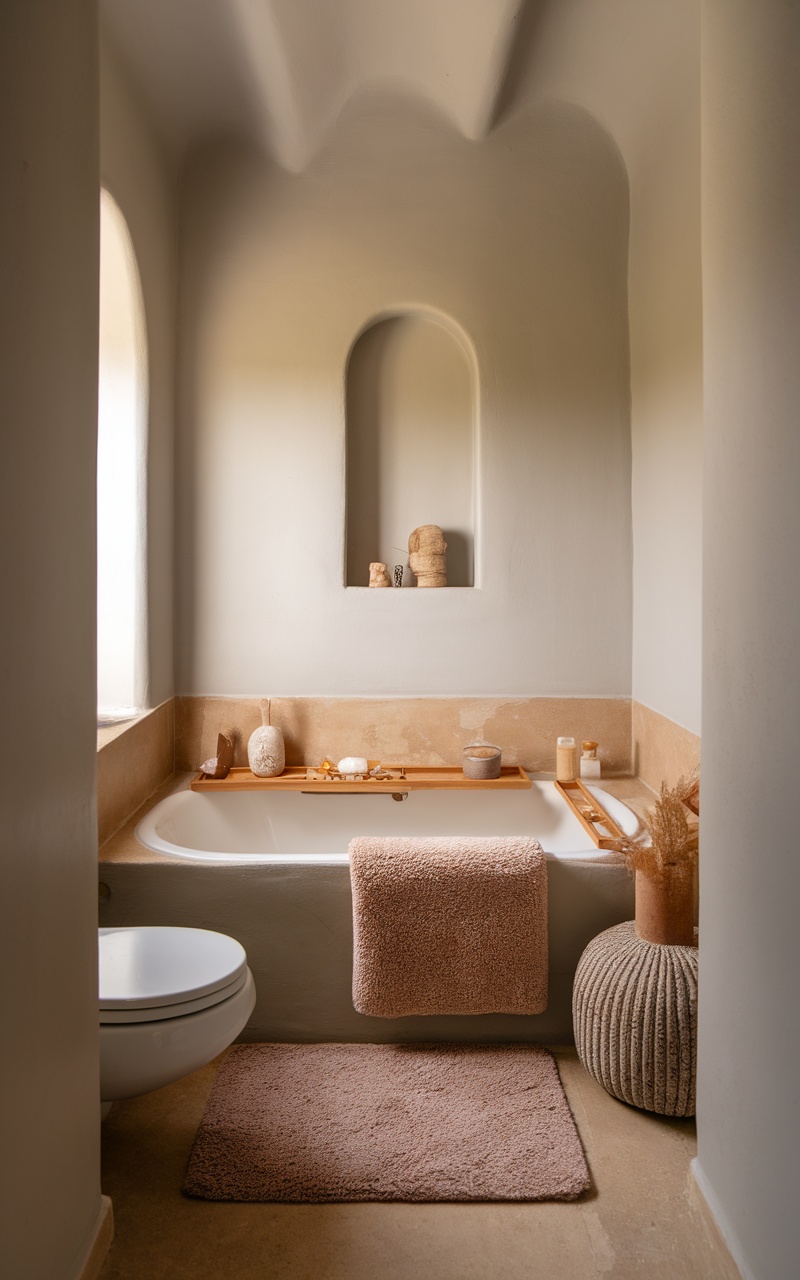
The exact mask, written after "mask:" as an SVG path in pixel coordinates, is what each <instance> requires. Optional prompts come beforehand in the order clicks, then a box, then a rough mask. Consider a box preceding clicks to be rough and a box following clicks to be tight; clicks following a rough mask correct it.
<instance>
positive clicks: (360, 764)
mask: <svg viewBox="0 0 800 1280" xmlns="http://www.w3.org/2000/svg"><path fill="white" fill-rule="evenodd" d="M368 767H369V766H368V765H367V761H366V759H365V758H364V756H345V758H344V760H340V761H339V763H338V764H337V766H336V768H337V769H338V770H339V772H340V773H343V774H345V775H346V776H347V777H352V776H353V775H354V774H356V773H366V772H367V769H368Z"/></svg>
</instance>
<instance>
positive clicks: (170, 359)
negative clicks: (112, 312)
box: [100, 28, 177, 706]
mask: <svg viewBox="0 0 800 1280" xmlns="http://www.w3.org/2000/svg"><path fill="white" fill-rule="evenodd" d="M100 53H101V57H100V176H101V181H102V183H103V186H105V187H106V188H107V190H108V191H109V192H110V193H111V195H112V196H113V197H114V199H115V200H116V202H117V204H118V205H119V207H120V209H121V210H122V213H123V215H124V217H125V220H126V222H127V224H128V230H129V231H130V235H131V240H132V241H133V247H134V251H135V253H136V261H137V265H138V268H139V276H140V279H141V284H142V295H143V300H144V312H145V326H146V331H147V359H148V371H149V388H148V411H147V419H148V455H147V518H146V519H147V575H146V576H147V583H146V593H145V594H146V602H147V656H148V662H147V667H148V670H147V672H146V677H145V680H144V681H143V685H144V690H145V698H144V703H145V705H146V706H157V705H158V704H159V703H161V702H163V701H164V700H165V699H166V698H169V697H171V695H172V693H173V689H174V682H173V665H174V659H173V608H174V605H173V585H174V584H173V541H172V530H173V507H174V493H173V458H174V420H175V384H174V378H175V310H176V293H177V181H176V176H175V173H174V170H173V169H172V168H171V167H170V161H169V159H168V156H167V153H166V151H165V149H164V146H163V144H162V142H161V140H160V138H159V135H158V133H157V131H156V129H155V128H154V126H153V123H152V122H151V120H150V119H149V117H148V114H147V111H146V109H145V107H144V105H143V103H142V101H141V99H140V97H139V96H138V94H137V92H136V89H135V88H134V86H133V84H132V83H131V81H130V79H129V77H128V75H127V74H126V72H125V69H124V68H123V66H122V64H121V63H120V60H119V58H118V57H117V54H116V52H115V49H114V46H113V43H112V41H111V40H110V39H109V37H108V36H107V34H106V32H105V29H104V28H103V29H101V45H100Z"/></svg>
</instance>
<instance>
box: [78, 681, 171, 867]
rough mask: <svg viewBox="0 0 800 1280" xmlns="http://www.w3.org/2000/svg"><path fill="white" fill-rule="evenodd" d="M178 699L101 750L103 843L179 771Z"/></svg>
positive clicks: (99, 801) (99, 828) (99, 789)
mask: <svg viewBox="0 0 800 1280" xmlns="http://www.w3.org/2000/svg"><path fill="white" fill-rule="evenodd" d="M174 703H175V700H174V698H169V699H168V700H167V701H166V702H162V703H161V705H160V706H158V707H154V708H153V710H152V711H148V713H147V715H144V716H141V717H140V719H138V720H135V721H134V722H133V724H131V725H129V726H128V727H127V728H126V729H125V730H124V731H123V732H121V733H118V734H117V735H116V736H115V737H112V738H111V740H110V741H107V742H105V743H104V744H103V745H102V746H101V747H100V748H99V750H98V752H97V838H98V841H99V843H100V844H103V843H104V841H106V840H107V839H108V838H109V836H111V835H113V834H114V832H115V831H117V830H118V829H119V828H120V827H121V826H122V824H123V823H124V822H125V819H126V818H127V817H128V816H129V815H130V814H131V813H133V811H134V809H138V807H139V805H140V804H142V802H143V801H144V800H146V799H147V797H148V796H149V795H152V793H153V792H154V791H155V789H156V787H159V786H160V785H161V783H162V782H163V781H164V780H165V778H169V777H170V776H171V775H172V774H173V773H174V772H175V706H174Z"/></svg>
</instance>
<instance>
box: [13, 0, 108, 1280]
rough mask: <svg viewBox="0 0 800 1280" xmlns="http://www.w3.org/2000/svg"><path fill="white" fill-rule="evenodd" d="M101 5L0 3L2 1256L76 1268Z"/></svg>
mask: <svg viewBox="0 0 800 1280" xmlns="http://www.w3.org/2000/svg"><path fill="white" fill-rule="evenodd" d="M96 24H97V16H96V11H95V5H94V4H93V3H91V0H64V3H61V4H57V5H54V4H49V3H43V2H42V0H10V2H9V3H6V4H3V5H2V6H0V85H1V86H2V110H1V111H0V172H1V174H2V177H1V179H0V181H1V182H2V191H3V198H2V201H0V278H2V281H3V288H2V291H0V402H2V413H3V437H4V438H3V465H2V468H0V523H1V524H2V545H3V547H4V548H5V554H4V555H3V556H2V557H0V599H2V601H3V605H2V607H3V614H4V625H3V630H2V662H1V663H0V673H1V676H0V678H1V679H2V706H3V719H4V726H5V728H4V732H3V735H2V745H0V756H2V762H1V763H0V795H1V796H2V800H1V801H0V804H1V805H2V813H3V835H2V892H0V949H1V950H2V957H1V958H0V1008H1V1009H2V1012H0V1024H1V1025H2V1028H3V1035H4V1052H3V1055H2V1062H1V1063H0V1072H1V1073H2V1087H0V1110H2V1116H1V1117H0V1130H1V1131H2V1134H3V1158H2V1162H0V1215H2V1224H1V1225H0V1241H2V1244H1V1245H0V1249H1V1250H2V1258H3V1273H4V1275H7V1276H13V1277H14V1280H44V1278H45V1277H48V1278H49V1277H53V1280H55V1278H56V1277H58V1280H73V1277H74V1276H76V1275H77V1274H78V1270H79V1268H80V1267H81V1265H82V1262H83V1260H84V1258H85V1256H86V1250H87V1248H88V1247H90V1246H91V1242H92V1239H93V1236H94V1232H95V1227H96V1224H97V1222H98V1215H99V1214H100V1211H101V1202H100V1180H99V1175H100V1162H99V1135H100V1123H99V1112H98V1097H99V1092H98V1089H99V1082H98V1053H97V932H96V929H97V836H96V819H95V806H94V772H95V741H96V737H95V735H96V730H95V663H94V650H95V636H94V630H95V453H96V434H97V291H98V265H97V264H98V249H99V239H98V221H99V207H98V160H97V157H98V114H97V25H96Z"/></svg>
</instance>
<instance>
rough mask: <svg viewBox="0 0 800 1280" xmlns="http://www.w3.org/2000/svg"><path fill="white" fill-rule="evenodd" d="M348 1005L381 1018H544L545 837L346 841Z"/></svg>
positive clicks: (361, 837) (545, 946)
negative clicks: (349, 889) (349, 904)
mask: <svg viewBox="0 0 800 1280" xmlns="http://www.w3.org/2000/svg"><path fill="white" fill-rule="evenodd" d="M350 883H351V887H352V891H353V1004H354V1005H355V1008H356V1009H357V1011H358V1012H359V1013H365V1014H370V1015H372V1016H373V1017H378V1018H404V1017H408V1016H409V1015H413V1014H463V1013H469V1014H472V1013H523V1014H531V1013H542V1012H543V1010H544V1009H546V1008H547V864H546V862H545V857H544V853H543V852H542V846H541V845H540V844H539V842H538V840H533V839H531V838H529V837H526V836H519V837H503V838H483V837H481V838H472V837H442V838H439V837H430V838H424V839H419V838H416V839H415V838H411V837H407V838H403V837H393V838H380V837H377V836H375V837H370V836H360V837H359V838H358V839H355V840H352V841H351V842H350Z"/></svg>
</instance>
